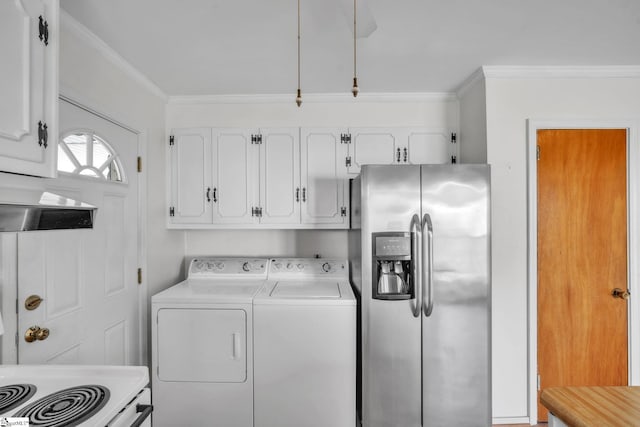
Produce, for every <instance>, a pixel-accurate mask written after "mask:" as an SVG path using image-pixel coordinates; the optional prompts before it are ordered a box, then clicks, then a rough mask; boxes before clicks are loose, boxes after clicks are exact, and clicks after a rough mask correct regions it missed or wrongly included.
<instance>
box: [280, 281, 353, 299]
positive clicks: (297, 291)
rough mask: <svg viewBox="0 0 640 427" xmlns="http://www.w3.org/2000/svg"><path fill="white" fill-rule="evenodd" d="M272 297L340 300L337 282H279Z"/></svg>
mask: <svg viewBox="0 0 640 427" xmlns="http://www.w3.org/2000/svg"><path fill="white" fill-rule="evenodd" d="M269 296H270V297H274V298H340V297H341V296H342V295H341V294H340V286H339V284H338V283H336V282H310V281H300V282H298V281H286V282H277V283H276V284H275V286H274V287H273V289H272V290H271V293H269Z"/></svg>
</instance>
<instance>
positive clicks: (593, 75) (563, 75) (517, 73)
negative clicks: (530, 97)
mask: <svg viewBox="0 0 640 427" xmlns="http://www.w3.org/2000/svg"><path fill="white" fill-rule="evenodd" d="M482 70H483V73H484V76H485V78H487V79H521V78H535V79H539V78H543V79H545V78H548V79H571V78H575V79H600V78H640V66H637V65H619V66H615V65H613V66H518V65H485V66H483V67H482Z"/></svg>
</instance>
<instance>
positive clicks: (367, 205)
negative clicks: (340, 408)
mask: <svg viewBox="0 0 640 427" xmlns="http://www.w3.org/2000/svg"><path fill="white" fill-rule="evenodd" d="M361 180H362V181H361V185H362V187H361V192H362V194H361V197H362V217H361V226H362V232H361V241H362V294H361V302H362V306H361V310H362V313H361V316H362V366H361V368H362V381H363V384H362V422H363V426H364V427H398V426H402V427H420V426H421V425H422V424H421V398H420V394H421V375H420V364H421V355H420V351H421V348H420V345H421V344H420V318H416V317H414V310H415V308H416V299H415V298H413V299H405V300H379V299H373V298H372V289H373V286H374V285H377V283H374V282H375V281H374V280H373V276H374V268H376V266H374V265H373V262H372V260H373V253H374V249H375V248H374V242H373V241H372V238H371V235H372V233H379V232H407V233H408V232H410V231H415V227H413V228H414V230H410V228H411V226H412V219H413V218H414V215H416V214H417V215H419V214H420V167H419V166H377V165H376V166H374V165H371V166H370V165H367V166H364V167H363V168H362V173H361Z"/></svg>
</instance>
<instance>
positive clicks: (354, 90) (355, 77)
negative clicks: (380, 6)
mask: <svg viewBox="0 0 640 427" xmlns="http://www.w3.org/2000/svg"><path fill="white" fill-rule="evenodd" d="M356 22H357V18H356V0H353V87H352V88H351V93H352V94H353V97H354V98H355V97H356V96H358V91H359V89H358V73H357V70H358V69H357V60H356V58H357V56H358V55H357V53H358V51H357V42H356V39H357V38H358V36H357V34H358V32H357V26H356V25H357V24H356Z"/></svg>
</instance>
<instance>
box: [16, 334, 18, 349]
mask: <svg viewBox="0 0 640 427" xmlns="http://www.w3.org/2000/svg"><path fill="white" fill-rule="evenodd" d="M16 348H18V333H17V332H16Z"/></svg>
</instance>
